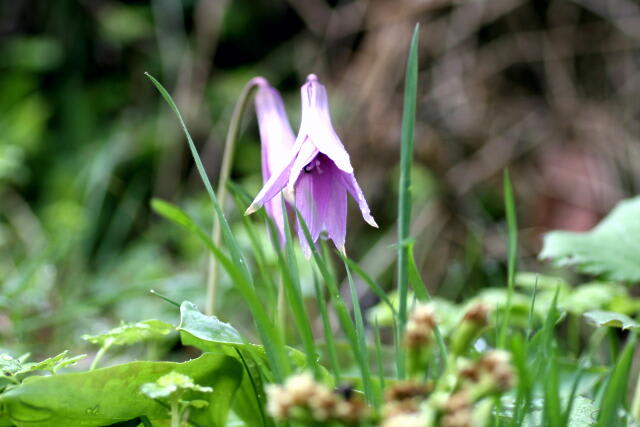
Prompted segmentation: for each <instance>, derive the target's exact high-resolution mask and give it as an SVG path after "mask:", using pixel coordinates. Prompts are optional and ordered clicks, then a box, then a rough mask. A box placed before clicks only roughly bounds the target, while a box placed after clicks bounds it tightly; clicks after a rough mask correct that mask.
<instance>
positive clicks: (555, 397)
mask: <svg viewBox="0 0 640 427" xmlns="http://www.w3.org/2000/svg"><path fill="white" fill-rule="evenodd" d="M557 363H558V362H557V361H556V357H555V354H553V353H552V354H551V357H550V358H549V359H547V369H546V373H545V376H544V419H545V422H546V425H548V426H549V427H562V408H561V405H560V390H559V389H560V384H559V379H558V367H557Z"/></svg>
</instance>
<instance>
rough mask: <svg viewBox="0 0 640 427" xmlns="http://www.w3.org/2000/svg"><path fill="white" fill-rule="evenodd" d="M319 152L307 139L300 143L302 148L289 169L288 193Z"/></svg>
mask: <svg viewBox="0 0 640 427" xmlns="http://www.w3.org/2000/svg"><path fill="white" fill-rule="evenodd" d="M318 153H319V151H318V149H317V148H316V146H315V145H313V144H312V143H311V141H309V139H305V140H304V141H303V142H302V146H301V147H300V151H299V152H298V155H297V157H296V160H295V161H294V162H293V166H292V167H291V174H290V175H289V182H288V187H289V191H293V187H294V185H295V183H296V181H297V180H298V177H299V176H300V173H301V172H302V171H303V170H304V168H305V167H306V166H307V165H308V164H309V163H310V162H311V161H313V159H315V157H316V156H317V155H318Z"/></svg>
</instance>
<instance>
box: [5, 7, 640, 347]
mask: <svg viewBox="0 0 640 427" xmlns="http://www.w3.org/2000/svg"><path fill="white" fill-rule="evenodd" d="M415 23H420V25H421V30H422V31H421V40H420V75H419V99H418V113H417V114H418V123H417V129H416V142H415V158H416V165H415V170H414V174H415V176H414V190H415V191H414V196H415V200H414V216H413V234H414V236H415V237H416V240H417V243H416V258H417V261H418V265H419V267H420V268H421V270H422V272H423V274H424V277H425V280H426V281H427V283H428V285H429V286H430V288H431V291H432V292H433V293H434V294H437V295H440V296H443V297H447V298H451V299H459V298H460V297H461V295H462V294H463V293H464V295H465V296H469V295H472V294H473V293H475V292H477V290H479V289H481V288H483V287H486V286H502V285H503V284H504V282H505V269H504V260H505V253H506V250H505V247H506V236H505V225H504V208H503V198H502V171H503V169H504V168H508V169H509V171H510V173H511V179H512V181H513V184H514V187H515V192H516V201H517V212H518V221H519V228H520V234H519V244H520V247H519V250H520V269H521V270H529V271H532V270H533V271H539V270H544V269H545V264H543V263H540V262H538V261H537V260H536V255H537V253H538V251H539V249H540V247H541V237H542V235H543V233H544V232H545V231H548V230H550V229H566V230H587V229H589V228H591V227H592V226H593V225H594V224H596V223H597V221H598V220H599V219H600V218H602V216H603V215H604V214H606V212H607V211H608V210H609V209H611V207H612V206H613V205H614V204H615V203H616V202H617V201H619V200H620V199H622V198H625V197H629V196H632V195H635V194H638V191H639V189H640V168H639V167H638V165H640V145H639V144H638V140H639V139H640V122H639V121H638V118H639V114H640V103H639V102H638V100H639V99H640V5H639V4H638V3H637V2H635V1H633V0H549V1H543V0H457V1H447V0H395V1H388V0H387V1H384V0H353V1H348V0H341V1H327V0H277V1H276V0H228V1H224V0H182V1H181V0H152V1H118V0H57V1H55V2H53V1H51V2H44V1H38V0H18V1H2V2H0V348H8V349H12V350H13V351H15V352H20V351H23V350H26V349H27V348H29V349H30V350H32V351H34V346H37V347H35V351H37V352H42V353H43V354H48V353H53V352H59V351H62V350H63V349H64V348H74V347H75V346H80V345H81V344H82V341H81V340H80V335H81V334H82V333H96V332H102V331H104V330H106V329H108V328H111V327H113V326H115V325H117V323H118V322H119V320H120V319H123V320H125V321H136V320H142V319H144V318H149V317H156V318H161V319H166V320H170V321H175V319H176V312H175V309H174V308H173V307H172V306H170V305H168V304H166V303H165V302H163V301H162V300H160V299H158V298H155V297H152V296H149V293H148V291H149V289H152V288H153V289H157V290H158V291H160V292H162V293H164V294H166V295H168V296H169V297H170V298H172V299H175V300H178V301H180V300H183V299H190V300H192V301H194V302H196V303H198V304H199V305H200V306H203V304H202V303H203V301H204V294H205V292H204V273H205V271H206V261H207V257H206V253H205V250H204V248H203V247H202V246H201V245H200V243H199V242H198V241H197V240H196V239H195V238H194V237H192V236H189V235H188V234H187V233H186V232H184V231H182V230H180V229H177V228H176V227H175V226H173V225H171V224H168V223H167V222H165V221H163V220H162V219H160V218H159V217H157V216H156V215H154V214H153V213H152V212H151V210H150V208H149V201H150V199H151V198H152V197H160V198H163V199H165V200H168V201H170V202H173V203H176V204H179V205H180V206H182V207H184V208H185V209H186V210H187V211H189V212H190V213H191V214H192V215H194V216H195V217H196V218H198V221H199V222H200V223H201V224H202V225H203V226H204V227H207V228H208V227H210V224H211V221H212V219H211V215H212V211H211V207H210V205H209V203H208V200H207V198H206V196H205V194H204V191H203V186H202V184H201V182H200V181H199V178H198V176H197V173H196V171H195V168H194V164H193V162H192V160H191V157H190V155H189V153H188V150H187V146H186V144H185V142H184V139H183V135H182V132H181V130H180V128H179V125H178V123H177V121H176V119H175V117H174V115H173V113H171V112H170V110H169V109H168V108H167V106H166V104H165V103H164V102H163V101H162V99H161V97H160V96H159V94H158V92H157V91H156V89H155V88H154V87H153V85H152V84H151V83H150V82H149V81H148V79H147V78H146V77H145V76H144V74H143V73H144V72H145V71H148V72H149V73H151V74H152V75H154V76H156V77H157V78H158V79H159V80H160V81H161V82H162V83H163V84H164V85H165V86H166V87H167V89H168V90H169V91H170V92H171V93H172V94H173V96H174V98H175V100H176V102H177V104H178V105H179V107H180V109H181V110H182V112H183V114H184V116H185V119H186V121H187V124H188V126H189V128H190V130H191V133H192V135H193V137H194V139H195V141H196V144H197V145H198V147H199V150H200V152H201V155H202V157H203V161H204V163H205V166H206V168H207V170H208V172H209V175H210V177H211V179H212V180H215V178H216V177H217V174H218V171H219V167H220V161H221V154H222V149H223V141H224V137H225V134H226V130H227V125H228V121H229V118H230V115H231V111H232V109H233V106H234V103H235V101H236V98H237V96H238V95H239V93H240V91H241V90H242V87H243V86H244V84H245V83H246V82H247V81H248V80H249V79H250V78H251V77H253V76H256V75H262V76H265V77H267V78H268V79H269V80H270V82H271V83H272V85H274V86H276V87H277V88H278V89H280V90H281V91H282V93H283V96H284V97H285V102H286V104H287V109H288V112H289V114H290V119H291V122H292V126H293V128H294V129H297V126H298V123H299V103H300V101H299V86H300V85H301V84H302V83H303V82H304V79H305V76H306V75H307V74H309V73H311V72H313V73H316V74H317V75H318V76H319V77H320V79H321V80H322V81H323V82H324V83H325V84H326V85H327V87H328V90H329V95H330V100H331V106H332V116H333V119H334V124H335V127H336V129H337V131H338V133H339V134H340V135H341V137H342V140H343V142H344V144H345V145H346V147H347V149H348V150H349V151H350V153H351V156H352V161H353V163H354V167H355V169H356V174H357V177H358V179H359V181H360V184H361V186H362V187H363V190H364V192H365V194H366V196H367V198H368V200H369V203H370V205H371V207H372V211H373V214H374V216H375V217H376V219H377V221H378V223H379V224H380V225H381V227H380V229H379V230H373V229H370V228H369V227H368V226H367V225H366V224H365V223H364V222H363V221H362V220H361V218H360V217H359V215H358V213H357V211H356V210H355V206H354V204H353V203H352V205H351V214H350V219H349V232H348V236H347V251H348V253H349V255H350V256H351V257H352V258H354V259H356V260H358V261H359V262H360V263H361V266H362V267H363V268H364V269H365V270H366V271H367V272H369V273H370V274H371V275H372V276H374V277H375V278H377V279H378V280H379V281H380V283H381V284H382V285H383V286H385V287H386V288H392V287H393V277H394V276H393V273H394V265H393V262H394V261H393V260H394V259H395V257H394V248H393V247H392V245H393V243H394V242H395V233H396V231H395V212H396V204H397V197H396V196H397V190H396V187H397V163H398V160H399V141H400V122H401V114H402V85H403V79H404V67H405V61H406V54H407V49H408V44H409V40H410V36H411V32H412V30H413V27H414V25H415ZM259 149H260V146H259V139H258V132H257V127H256V123H255V118H254V117H253V111H252V110H250V111H249V112H248V114H246V117H245V119H244V120H243V130H242V132H241V136H240V141H239V144H238V151H237V153H236V160H235V163H234V168H233V179H234V181H236V182H237V183H240V184H242V185H243V187H244V188H245V189H246V191H248V192H249V193H250V194H255V193H256V192H257V191H258V189H259V187H260V180H261V178H260V169H259V168H260V166H259V159H260V151H259ZM228 207H229V209H228V210H229V215H230V218H231V219H232V222H233V224H236V226H237V227H239V225H238V224H240V221H239V218H240V216H239V214H238V210H237V209H236V208H234V207H233V206H232V204H231V203H230V204H229V206H228ZM238 232H239V233H240V234H241V233H242V231H241V230H240V229H239V231H238ZM265 238H266V237H265ZM224 280H225V281H226V280H227V279H226V278H224ZM224 285H225V289H226V290H227V291H225V292H223V295H222V299H221V301H220V306H219V311H218V314H219V315H220V317H222V318H223V319H225V320H231V321H232V322H234V324H237V323H242V322H245V323H246V321H247V320H248V314H246V313H245V314H242V313H238V310H237V307H238V306H237V302H238V297H237V296H236V295H235V293H234V292H228V289H229V287H230V285H229V284H228V283H226V284H224ZM362 298H363V302H364V304H365V305H369V304H373V303H375V299H373V298H372V297H371V296H370V295H368V294H367V292H366V289H363V295H362ZM232 313H233V316H232V315H231V314H232ZM243 316H244V317H243Z"/></svg>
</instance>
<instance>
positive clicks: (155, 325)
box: [82, 320, 173, 347]
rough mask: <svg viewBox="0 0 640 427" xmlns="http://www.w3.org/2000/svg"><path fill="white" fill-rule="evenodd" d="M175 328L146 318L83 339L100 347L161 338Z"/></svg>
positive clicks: (84, 336)
mask: <svg viewBox="0 0 640 427" xmlns="http://www.w3.org/2000/svg"><path fill="white" fill-rule="evenodd" d="M172 330H173V326H172V325H169V324H168V323H165V322H162V321H160V320H144V321H142V322H135V323H124V322H123V323H122V324H121V325H120V326H118V327H116V328H113V329H111V330H110V331H108V332H105V333H103V334H99V335H83V336H82V339H83V340H85V341H88V342H90V343H92V344H97V345H99V346H100V347H111V346H121V345H132V344H136V343H139V342H142V341H146V340H150V339H154V338H160V337H162V336H164V335H167V334H168V333H169V332H171V331H172Z"/></svg>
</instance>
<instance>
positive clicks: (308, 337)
mask: <svg viewBox="0 0 640 427" xmlns="http://www.w3.org/2000/svg"><path fill="white" fill-rule="evenodd" d="M282 204H283V209H282V215H283V216H284V226H285V242H286V243H285V255H286V260H285V259H284V257H283V256H282V253H281V252H282V251H281V250H278V249H280V248H279V247H276V251H277V253H278V257H279V260H280V266H281V270H282V272H283V284H284V286H285V291H286V292H285V296H286V298H287V301H288V303H289V306H290V307H291V311H292V313H293V317H294V319H295V322H296V327H297V329H298V331H299V333H300V338H301V339H302V345H303V347H304V351H305V354H306V356H307V363H308V364H309V366H310V368H311V369H312V371H313V373H314V374H315V375H316V378H319V376H320V368H319V366H318V351H317V349H316V344H315V339H314V338H313V330H312V327H311V321H310V320H309V316H307V312H306V309H305V306H304V299H303V297H302V289H301V287H300V275H299V272H298V263H297V261H296V254H295V252H294V250H293V237H292V235H291V227H290V226H289V218H288V215H287V208H286V206H285V202H284V199H282ZM273 244H274V245H276V246H279V245H280V242H279V241H278V239H277V238H276V239H275V240H274V241H273ZM285 261H286V262H285Z"/></svg>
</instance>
